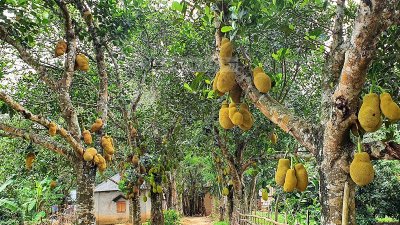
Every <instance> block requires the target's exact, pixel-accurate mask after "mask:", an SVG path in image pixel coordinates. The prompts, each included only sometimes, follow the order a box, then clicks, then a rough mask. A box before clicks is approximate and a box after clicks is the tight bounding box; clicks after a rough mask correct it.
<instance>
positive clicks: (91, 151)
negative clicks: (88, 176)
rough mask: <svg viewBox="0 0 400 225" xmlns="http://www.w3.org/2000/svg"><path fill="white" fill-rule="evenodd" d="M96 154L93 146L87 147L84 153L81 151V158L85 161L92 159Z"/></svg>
mask: <svg viewBox="0 0 400 225" xmlns="http://www.w3.org/2000/svg"><path fill="white" fill-rule="evenodd" d="M96 154H97V151H96V149H95V148H87V149H86V151H85V153H83V159H84V160H85V161H92V160H93V158H94V156H95V155H96Z"/></svg>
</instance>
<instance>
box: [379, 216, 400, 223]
mask: <svg viewBox="0 0 400 225" xmlns="http://www.w3.org/2000/svg"><path fill="white" fill-rule="evenodd" d="M376 222H378V223H392V222H399V220H396V219H394V218H391V217H387V216H385V217H383V218H376Z"/></svg>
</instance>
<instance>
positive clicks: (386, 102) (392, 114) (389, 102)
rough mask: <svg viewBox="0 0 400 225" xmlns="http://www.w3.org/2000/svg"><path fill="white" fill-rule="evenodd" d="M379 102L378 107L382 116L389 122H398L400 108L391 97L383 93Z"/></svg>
mask: <svg viewBox="0 0 400 225" xmlns="http://www.w3.org/2000/svg"><path fill="white" fill-rule="evenodd" d="M380 100H381V102H380V107H381V110H382V113H383V115H384V116H385V117H386V118H388V120H389V121H390V122H396V121H398V120H400V107H399V105H398V104H396V102H394V101H393V99H392V96H390V94H389V93H386V92H384V93H382V94H381V95H380Z"/></svg>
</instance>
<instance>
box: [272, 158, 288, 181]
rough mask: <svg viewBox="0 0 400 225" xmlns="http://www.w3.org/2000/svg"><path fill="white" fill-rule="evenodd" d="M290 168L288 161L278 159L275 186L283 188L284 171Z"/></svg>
mask: <svg viewBox="0 0 400 225" xmlns="http://www.w3.org/2000/svg"><path fill="white" fill-rule="evenodd" d="M289 168H290V160H289V159H279V161H278V168H277V170H276V172H275V182H276V184H278V185H280V186H283V184H284V183H285V177H286V171H287V170H288V169H289Z"/></svg>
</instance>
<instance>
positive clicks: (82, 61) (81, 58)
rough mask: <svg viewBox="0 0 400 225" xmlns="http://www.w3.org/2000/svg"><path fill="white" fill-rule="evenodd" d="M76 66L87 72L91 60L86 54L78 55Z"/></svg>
mask: <svg viewBox="0 0 400 225" xmlns="http://www.w3.org/2000/svg"><path fill="white" fill-rule="evenodd" d="M75 68H76V69H77V70H81V71H85V72H87V71H88V70H89V60H88V58H87V57H86V56H85V55H84V54H78V55H76V59H75Z"/></svg>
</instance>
